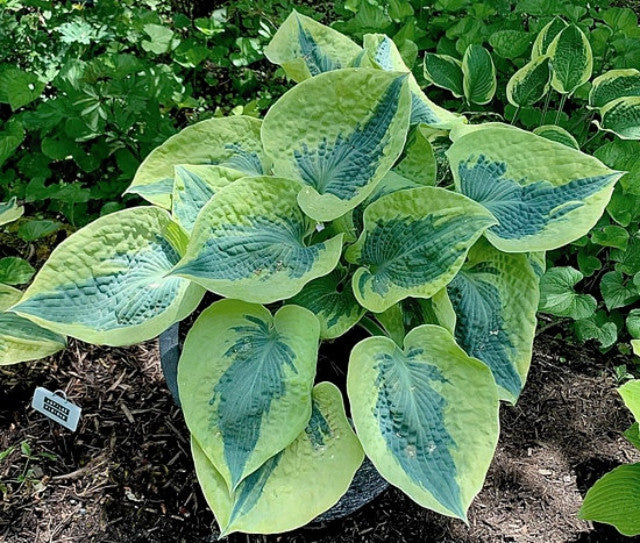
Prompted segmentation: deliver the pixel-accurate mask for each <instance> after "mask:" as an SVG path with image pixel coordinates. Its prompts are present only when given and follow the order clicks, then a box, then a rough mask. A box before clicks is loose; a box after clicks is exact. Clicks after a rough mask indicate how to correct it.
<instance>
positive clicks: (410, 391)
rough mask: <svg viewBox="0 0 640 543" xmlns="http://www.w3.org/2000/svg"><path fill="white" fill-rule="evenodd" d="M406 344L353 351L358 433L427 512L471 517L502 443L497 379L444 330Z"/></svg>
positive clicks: (363, 345) (412, 335)
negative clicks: (493, 459)
mask: <svg viewBox="0 0 640 543" xmlns="http://www.w3.org/2000/svg"><path fill="white" fill-rule="evenodd" d="M404 345H405V347H404V351H403V350H401V349H400V348H399V347H398V346H397V345H396V344H395V343H394V342H393V341H392V340H391V339H389V338H386V337H380V336H378V337H371V338H368V339H365V340H364V341H361V342H360V343H358V344H357V345H356V346H355V347H354V349H353V350H352V352H351V357H350V360H349V371H348V374H347V392H348V395H349V400H350V402H351V414H352V417H353V422H354V425H355V427H356V432H357V434H358V437H359V438H360V441H361V443H362V447H363V448H364V450H365V453H366V455H367V456H368V457H369V458H370V459H371V461H372V462H373V464H374V465H375V466H376V468H377V469H378V471H379V472H380V474H381V475H382V476H383V477H384V478H385V479H387V480H388V481H389V482H390V483H391V484H393V485H395V486H397V487H399V488H400V489H401V490H402V491H403V492H405V493H406V494H407V495H409V497H410V498H411V499H413V500H414V501H416V502H417V503H419V504H420V505H422V506H423V507H427V508H429V509H433V510H434V511H437V512H439V513H442V514H445V515H450V516H456V517H459V518H462V519H466V512H467V509H468V507H469V504H470V503H471V500H472V499H473V498H474V496H475V495H476V494H477V493H478V491H479V490H480V488H481V487H482V483H483V481H484V478H485V475H486V472H487V469H488V467H489V464H490V462H491V458H492V456H493V453H494V450H495V447H496V443H497V441H498V409H499V401H498V395H497V388H496V385H495V382H494V380H493V377H492V376H491V372H490V371H489V368H488V367H487V366H485V365H484V364H482V363H481V362H479V361H478V360H475V359H473V358H470V357H468V356H467V355H466V354H465V352H464V351H463V350H462V349H461V348H460V347H458V346H457V345H456V343H455V341H454V339H453V337H452V336H451V334H449V332H447V331H446V330H445V329H444V328H441V327H439V326H434V325H429V324H427V325H424V326H419V327H418V328H415V329H413V330H412V331H411V332H409V334H407V336H406V338H405V341H404Z"/></svg>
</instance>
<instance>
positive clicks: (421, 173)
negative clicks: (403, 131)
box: [393, 125, 438, 186]
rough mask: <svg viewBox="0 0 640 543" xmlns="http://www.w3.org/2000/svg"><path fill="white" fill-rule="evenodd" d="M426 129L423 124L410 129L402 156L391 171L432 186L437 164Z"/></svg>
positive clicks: (434, 180) (434, 181)
mask: <svg viewBox="0 0 640 543" xmlns="http://www.w3.org/2000/svg"><path fill="white" fill-rule="evenodd" d="M428 130H429V129H428V128H426V127H425V126H424V125H417V126H414V127H413V128H412V129H411V131H410V132H409V137H408V138H407V144H406V145H405V148H404V152H403V154H402V158H401V160H400V161H399V162H398V163H397V164H396V165H395V166H394V168H393V171H394V172H395V173H397V174H400V175H401V176H402V177H405V178H406V179H410V180H411V181H413V182H414V183H417V184H418V185H425V186H433V185H435V184H436V177H437V174H438V164H437V162H436V157H435V154H434V152H433V146H432V145H431V143H430V142H429V139H428V135H427V132H428Z"/></svg>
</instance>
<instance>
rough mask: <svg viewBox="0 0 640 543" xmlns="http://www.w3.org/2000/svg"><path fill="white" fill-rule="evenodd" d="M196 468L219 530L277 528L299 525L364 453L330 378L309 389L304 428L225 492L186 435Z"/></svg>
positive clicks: (332, 494) (344, 483)
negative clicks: (310, 396) (308, 414)
mask: <svg viewBox="0 0 640 543" xmlns="http://www.w3.org/2000/svg"><path fill="white" fill-rule="evenodd" d="M191 447H192V452H193V459H194V463H195V466H196V473H197V475H198V479H199V481H200V486H201V487H202V491H203V493H204V496H205V498H206V499H207V502H208V504H209V506H210V507H211V509H212V510H213V512H214V513H215V516H216V519H217V521H218V524H219V525H220V526H221V529H222V532H223V534H228V533H231V532H237V531H240V532H247V533H260V534H268V533H280V532H285V531H288V530H293V529H294V528H298V527H300V526H304V525H305V524H307V523H308V522H309V521H310V520H312V519H313V518H314V517H316V516H318V515H319V514H320V513H322V512H324V511H326V510H327V509H329V508H330V507H331V506H332V505H334V504H335V503H336V502H337V501H338V500H339V498H340V497H341V496H342V495H343V494H344V493H345V492H346V490H347V488H348V487H349V484H350V483H351V480H352V479H353V476H354V474H355V472H356V470H357V469H358V467H359V466H360V464H361V463H362V460H363V457H364V454H363V452H362V447H361V445H360V442H359V441H358V438H357V437H356V436H355V434H354V433H353V430H352V429H351V426H350V425H349V421H348V420H347V417H346V415H345V412H344V406H343V402H342V397H341V395H340V391H339V390H338V389H337V388H336V387H335V385H332V384H331V383H327V382H324V383H319V384H318V385H316V386H315V387H314V389H313V407H312V413H311V418H310V419H309V423H308V424H307V427H306V428H305V429H304V431H302V432H300V434H299V435H298V437H297V438H296V440H295V441H294V442H293V443H292V444H291V445H289V446H288V447H287V448H285V449H284V450H282V451H280V452H278V453H277V454H276V455H275V456H273V457H272V458H270V459H269V460H267V461H266V462H265V463H264V464H263V465H262V466H261V467H260V468H258V470H256V471H255V472H253V473H252V474H251V475H249V476H248V477H247V478H246V479H245V480H244V481H242V482H241V483H240V484H239V485H238V488H237V489H236V491H235V492H234V493H233V494H230V493H229V492H228V490H227V487H226V485H225V482H224V479H223V478H222V477H221V475H220V473H219V472H218V471H217V470H216V469H215V467H214V466H213V464H212V463H211V462H210V460H209V459H208V457H207V455H206V454H205V453H204V452H203V450H202V448H201V447H200V445H198V442H197V441H196V440H195V439H193V438H192V440H191Z"/></svg>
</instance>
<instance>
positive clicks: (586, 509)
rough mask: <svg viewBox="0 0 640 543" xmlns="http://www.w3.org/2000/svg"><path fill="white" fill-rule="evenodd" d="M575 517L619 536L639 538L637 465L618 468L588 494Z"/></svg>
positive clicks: (603, 478)
mask: <svg viewBox="0 0 640 543" xmlns="http://www.w3.org/2000/svg"><path fill="white" fill-rule="evenodd" d="M578 516H579V517H580V518H581V519H583V520H594V521H596V522H603V523H605V524H611V525H612V526H615V528H616V530H618V531H619V532H620V533H621V534H623V535H626V536H633V535H638V534H640V463H638V464H628V465H623V466H618V467H617V468H615V469H614V470H612V471H610V472H609V473H607V474H606V475H604V477H602V478H600V479H598V480H597V481H596V483H595V484H594V485H593V486H592V487H591V488H590V489H589V490H588V492H587V495H586V496H585V498H584V502H583V503H582V507H581V508H580V511H579V512H578Z"/></svg>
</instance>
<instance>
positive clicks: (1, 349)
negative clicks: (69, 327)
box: [0, 297, 67, 366]
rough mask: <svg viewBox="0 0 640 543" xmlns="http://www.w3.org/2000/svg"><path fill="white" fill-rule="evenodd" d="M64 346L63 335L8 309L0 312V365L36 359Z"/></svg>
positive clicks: (65, 343)
mask: <svg viewBox="0 0 640 543" xmlns="http://www.w3.org/2000/svg"><path fill="white" fill-rule="evenodd" d="M1 299H2V298H1V297H0V301H1ZM66 346H67V340H66V339H65V338H64V336H61V335H58V334H56V333H55V332H51V331H50V330H47V329H45V328H42V327H40V326H38V325H37V324H34V323H33V322H31V321H30V320H28V319H25V318H23V317H20V316H19V315H16V314H15V313H12V312H10V311H4V312H0V366H4V365H7V364H17V363H18V362H27V361H29V360H38V359H40V358H44V357H45V356H49V355H52V354H54V353H57V352H58V351H59V350H61V349H64V348H65V347H66Z"/></svg>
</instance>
